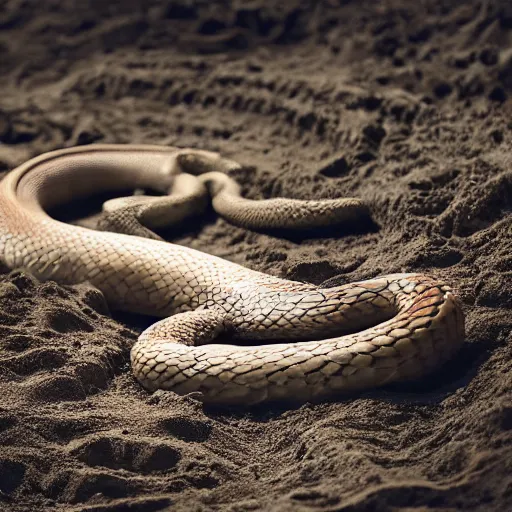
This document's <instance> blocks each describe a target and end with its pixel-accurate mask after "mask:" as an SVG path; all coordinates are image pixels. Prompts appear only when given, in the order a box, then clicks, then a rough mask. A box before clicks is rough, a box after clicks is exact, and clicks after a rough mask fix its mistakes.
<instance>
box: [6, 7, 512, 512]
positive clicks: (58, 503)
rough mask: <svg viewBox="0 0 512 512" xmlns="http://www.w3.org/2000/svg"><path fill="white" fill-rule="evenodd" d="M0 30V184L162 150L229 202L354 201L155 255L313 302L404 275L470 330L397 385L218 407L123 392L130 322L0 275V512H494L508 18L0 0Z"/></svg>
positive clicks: (507, 465) (500, 419)
mask: <svg viewBox="0 0 512 512" xmlns="http://www.w3.org/2000/svg"><path fill="white" fill-rule="evenodd" d="M265 4H266V5H265ZM0 29H1V30H0V90H1V95H0V141H1V143H2V144H1V145H0V170H5V171H7V170H9V169H12V168H13V167H15V166H16V165H18V164H20V163H22V162H23V161H25V160H26V159H28V158H30V157H32V156H35V155H37V154H39V153H42V152H45V151H49V150H52V149H56V148H62V147H69V146H74V145H77V144H88V143H93V142H109V143H135V142H137V143H151V144H170V145H178V146H193V147H198V148H207V149H211V150H216V151H220V152H221V153H222V154H224V155H225V156H227V157H230V158H233V159H235V160H238V161H239V162H241V163H242V164H244V166H245V167H244V169H243V170H241V171H239V172H236V173H234V176H235V178H236V179H237V180H238V181H239V182H240V183H241V184H242V185H243V191H244V194H245V195H246V196H247V197H251V198H256V199H257V198H265V197H275V196H285V197H295V198H304V199H305V198H322V197H338V196H356V197H361V198H363V199H364V200H365V201H367V202H368V204H369V205H370V207H371V215H372V219H373V222H374V225H371V226H368V225H365V224H362V225H359V226H351V227H348V228H340V229H333V230H330V232H327V233H323V234H322V236H321V237H320V238H319V237H309V238H306V239H303V240H299V239H296V238H281V237H276V236H271V235H268V234H262V233H255V232H250V231H247V230H244V229H241V228H236V227H233V226H231V225H229V224H227V223H226V222H225V221H223V220H220V219H217V218H215V217H210V218H208V219H207V220H205V221H204V222H198V223H196V224H192V225H191V226H190V227H189V229H186V230H184V231H182V232H180V233H179V234H177V235H175V236H174V237H173V238H172V240H173V241H175V242H177V243H180V244H184V245H187V246H191V247H194V248H197V249H200V250H203V251H205V252H209V253H212V254H216V255H218V256H222V257H225V258H228V259H230V260H233V261H236V262H238V263H240V264H242V265H246V266H248V267H250V268H253V269H257V270H261V271H265V272H268V273H271V274H274V275H278V276H283V277H286V278H289V279H295V280H302V281H309V282H313V283H321V282H323V281H325V280H329V279H330V280H331V281H330V282H331V283H332V282H333V281H336V280H338V281H340V282H341V281H353V280H361V279H366V278H370V277H374V276H377V275H379V274H387V273H394V272H409V271H412V272H415V271H420V272H425V273H428V274H431V275H434V276H436V277H438V278H440V279H443V280H445V281H446V282H448V283H449V284H451V285H452V286H454V287H455V288H456V290H457V292H458V294H459V296H460V298H461V300H462V303H463V307H464V312H465V315H466V329H467V337H466V343H465V344H464V346H463V348H462V350H461V351H460V353H459V354H458V356H457V357H456V358H455V359H454V360H452V361H451V362H449V363H448V364H447V365H446V366H445V367H444V368H442V369H440V370H439V371H438V372H437V373H436V374H434V375H431V376H429V377H428V378H426V379H424V380H423V381H421V382H419V383H417V384H414V385H413V384H411V385H402V386H395V387H393V388H388V389H382V390H377V391H371V392H367V393H363V394H359V395H357V396H348V397H344V398H343V399H340V400H339V401H335V402H331V403H323V404H317V405H309V404H308V405H304V406H302V407H299V408H293V409H286V408H285V407H283V408H276V407H272V408H269V407H261V408H259V409H257V410H252V411H236V410H235V411H231V412H225V411H215V410H209V409H207V408H204V407H203V406H202V404H201V403H200V402H198V401H197V400H195V399H194V398H193V397H178V396H176V395H174V394H172V393H164V392H157V393H155V394H154V395H149V394H148V393H147V392H145V391H144V390H143V389H142V388H141V387H140V386H139V385H138V384H137V383H136V382H135V381H134V379H133V378H132V375H131V371H130V367H129V360H128V357H129V349H130V346H131V344H132V343H133V342H134V340H135V339H136V336H137V333H138V332H140V324H141V323H144V322H146V323H147V321H146V320H145V319H143V320H142V322H139V321H135V320H134V319H133V318H131V317H129V316H126V317H121V316H119V317H117V316H116V317H115V318H114V319H112V318H111V316H110V314H109V312H108V308H107V306H106V305H105V303H104V301H103V299H102V296H101V295H100V294H99V293H97V292H96V291H95V290H94V289H91V288H90V287H88V286H86V285H80V286H76V287H62V286H59V285H56V284H55V283H52V282H47V283H38V282H36V281H35V280H33V279H32V278H31V277H30V276H29V275H26V274H24V273H20V272H13V273H9V274H4V275H3V276H1V279H0V281H1V282H0V510H2V511H4V510H5V511H15V512H21V511H35V510H38V511H39V510H65V511H73V510H76V511H82V510H87V511H93V510H94V511H107V510H108V511H128V510H129V511H160V510H173V511H179V510H183V511H210V510H222V511H233V512H234V511H240V512H242V511H249V510H254V511H259V510H262V511H269V510H270V511H309V510H318V511H343V512H348V511H351V512H357V511H363V512H370V511H372V512H373V511H377V512H388V511H389V512H392V511H402V512H413V511H414V512H420V511H421V512H426V511H429V512H434V511H443V512H452V511H455V510H464V511H482V512H484V511H485V512H487V511H497V512H506V511H510V510H512V433H511V430H512V371H511V367H512V335H511V326H512V311H511V308H512V172H511V169H512V100H511V99H510V98H511V95H512V9H511V8H510V2H509V1H506V0H503V1H498V0H494V1H493V0H487V1H460V0H425V1H422V2H407V1H405V0H403V1H400V0H388V1H386V2H377V1H370V0H363V1H350V0H339V1H334V0H322V1H318V2H317V1H302V2H291V1H280V2H279V1H278V2H262V1H254V2H229V1H222V2H221V1H215V2H214V1H210V2H207V1H196V2H194V1H186V0H181V1H170V0H169V1H166V2H158V1H155V0H148V1H140V2H138V1H133V0H132V1H125V2H114V1H111V2H109V1H97V0H89V1H81V2H74V1H72V0H65V1H61V0H39V1H38V2H35V1H30V0H21V1H20V0H0ZM331 278H334V279H331Z"/></svg>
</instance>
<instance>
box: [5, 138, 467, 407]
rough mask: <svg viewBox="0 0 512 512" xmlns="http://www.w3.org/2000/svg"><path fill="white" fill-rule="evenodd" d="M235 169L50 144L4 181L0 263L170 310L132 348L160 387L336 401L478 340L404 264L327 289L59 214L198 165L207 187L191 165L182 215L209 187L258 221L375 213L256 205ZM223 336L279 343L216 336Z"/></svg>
mask: <svg viewBox="0 0 512 512" xmlns="http://www.w3.org/2000/svg"><path fill="white" fill-rule="evenodd" d="M231 168H234V164H233V162H230V161H228V160H226V159H222V158H220V157H218V155H216V154H214V153H209V152H203V151H198V150H189V149H176V148H167V147H161V146H146V145H122V146H121V145H119V146H118V145H92V146H84V147H78V148H71V149H64V150H58V151H54V152H51V153H46V154H44V155H41V156H39V157H37V158H34V159H32V160H30V161H28V162H26V163H25V164H23V165H21V166H20V167H18V168H17V169H15V170H14V171H12V172H11V173H9V174H8V175H7V177H6V178H5V179H4V180H3V181H2V182H1V183H0V260H1V261H2V262H3V263H4V264H5V265H7V266H8V267H9V268H13V269H14V268H20V267H21V268H25V269H27V270H28V271H30V272H31V273H33V274H34V275H36V276H37V277H38V278H40V279H53V280H56V281H58V282H60V283H63V284H74V283H79V282H83V281H89V282H91V283H92V284H93V285H95V286H96V287H98V288H99V289H100V290H101V291H102V292H103V293H104V295H105V297H106V299H107V301H108V302H109V304H111V305H112V306H113V307H114V308H118V309H121V310H126V311H133V312H139V313H146V314H151V315H154V316H160V317H163V318H164V319H163V320H161V321H159V322H157V323H155V324H154V325H152V326H151V327H149V328H148V329H147V330H146V331H144V332H143V333H142V334H141V336H140V337H139V339H138V341H137V342H136V344H135V345H134V346H133V348H132V351H131V360H132V368H133V372H134V375H135V377H136V378H137V380H138V381H139V382H140V383H141V384H142V385H143V386H144V387H145V388H147V389H148V390H151V391H152V390H156V389H158V388H161V389H167V390H173V391H175V392H177V393H180V394H186V393H190V392H200V393H201V394H202V397H203V400H204V401H206V402H211V403H220V404H255V403H260V402H263V401H271V400H296V401H301V402H303V401H307V400H313V399H323V398H327V397H332V396H336V395H337V394H339V393H340V392H343V391H348V390H355V389H363V388H368V387H374V386H380V385H383V384H386V383H388V382H392V381H399V380H408V379H413V378H416V377H419V376H422V375H424V374H426V373H428V372H430V371H432V370H433V369H434V368H436V367H437V366H438V365H440V364H442V363H443V362H445V361H446V360H447V359H448V358H450V357H451V356H452V355H453V354H454V353H455V352H456V351H457V349H458V348H459V347H460V345H461V343H462V341H463V339H464V322H463V315H462V311H461V308H460V305H459V302H458V300H457V299H456V297H455V296H454V294H453V292H452V290H451V288H450V287H449V286H447V285H446V284H444V283H441V282H438V281H436V280H434V279H433V278H431V277H428V276H425V275H422V274H393V275H387V276H383V277H379V278H375V279H371V280H367V281H361V282H355V283H350V284H347V285H343V286H338V287H334V288H324V289H322V288H319V287H316V286H314V285H311V284H305V283H299V282H294V281H289V280H285V279H280V278H277V277H273V276H269V275H266V274H264V273H261V272H256V271H253V270H250V269H247V268H245V267H242V266H240V265H237V264H235V263H232V262H229V261H226V260H223V259H220V258H218V257H215V256H212V255H208V254H205V253H202V252H199V251H196V250H194V249H190V248H186V247H182V246H178V245H174V244H170V243H166V242H163V241H161V240H158V239H148V238H142V237H141V236H131V235H127V234H123V233H111V232H101V231H95V230H90V229H87V228H84V227H80V226H72V225H68V224H65V223H62V222H59V221H57V220H55V219H53V218H51V217H50V216H49V215H48V214H47V213H46V211H47V210H48V209H49V208H51V207H53V206H56V205H58V204H62V203H66V202H70V201H72V200H73V199H76V198H77V197H81V196H86V195H90V194H92V193H94V192H101V191H106V190H110V191H115V190H120V189H126V188H137V187H142V188H153V189H157V190H161V191H165V190H167V189H168V188H169V186H170V183H171V181H172V180H173V179H175V181H176V182H178V181H179V179H178V176H180V174H179V173H180V172H182V171H188V172H191V171H194V170H195V171H197V172H198V173H199V177H194V178H193V180H192V182H193V183H195V185H191V183H188V182H187V179H190V178H187V177H186V176H188V175H183V176H182V178H181V179H184V180H185V181H182V182H181V184H182V186H183V190H182V191H181V193H179V194H178V195H177V199H173V200H172V201H174V213H173V214H172V215H171V217H172V216H174V217H175V218H174V220H176V218H178V219H180V218H183V217H184V216H185V215H187V214H188V213H190V210H193V209H194V203H199V202H201V200H200V198H201V197H203V195H204V191H205V190H208V191H209V192H210V194H211V195H212V196H213V205H214V208H215V209H216V210H217V211H218V212H220V213H221V214H222V215H224V216H226V217H227V218H228V219H229V220H230V221H232V222H235V223H238V224H240V225H243V226H249V227H267V226H270V227H278V226H284V227H291V228H295V227H304V226H306V227H307V226H310V225H313V226H315V225H320V224H322V223H323V224H325V223H329V222H333V221H337V220H340V219H341V218H344V219H351V218H357V216H358V215H359V214H360V213H361V211H362V210H363V209H364V205H362V203H361V202H358V200H343V199H341V200H326V201H293V200H287V199H275V200H270V201H271V202H270V203H267V202H266V201H261V202H258V201H248V200H245V199H243V198H241V196H240V194H239V189H238V188H237V186H236V185H234V184H233V182H232V180H230V179H229V178H228V177H227V175H226V174H222V173H220V172H219V171H222V170H229V169H231ZM173 177H174V178H173ZM197 180H198V181H197ZM194 187H196V188H194ZM178 188H179V186H178ZM171 197H172V196H171ZM172 201H171V202H172ZM157 202H158V200H157ZM144 204H145V200H141V201H140V202H138V203H137V208H139V213H140V214H141V217H144V216H145V217H146V218H147V219H148V220H149V221H150V223H151V220H153V223H154V224H158V220H157V219H158V217H159V215H153V213H154V211H155V207H149V206H148V207H146V206H144ZM148 204H149V203H148ZM191 205H192V206H191ZM114 206H115V205H114ZM114 209H115V208H114ZM160 209H161V208H160V207H159V206H158V205H157V206H156V211H157V213H161V212H160V211H159V210H160ZM290 219H292V220H290ZM293 219H295V222H294V221H293ZM308 219H310V222H309V224H308ZM318 219H320V220H318ZM221 334H222V335H223V336H226V337H230V338H233V339H239V340H260V341H261V340H273V341H275V342H276V343H272V344H264V345H240V344H217V343H213V344H212V343H210V342H212V341H214V340H215V338H217V337H218V336H219V335H221ZM308 340H309V341H308Z"/></svg>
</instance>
